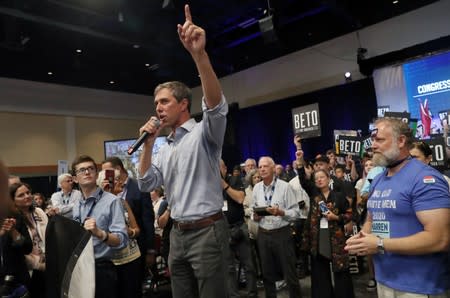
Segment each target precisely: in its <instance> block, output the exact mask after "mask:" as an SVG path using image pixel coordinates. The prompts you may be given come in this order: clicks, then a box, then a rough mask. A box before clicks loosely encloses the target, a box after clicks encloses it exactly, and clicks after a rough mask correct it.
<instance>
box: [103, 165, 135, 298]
mask: <svg viewBox="0 0 450 298" xmlns="http://www.w3.org/2000/svg"><path fill="white" fill-rule="evenodd" d="M114 178H115V179H114V185H113V189H112V190H111V191H110V192H111V193H113V194H115V195H120V194H122V193H123V181H121V180H120V171H119V170H115V175H114ZM97 185H101V187H102V189H103V190H104V191H109V188H110V186H111V185H110V181H109V180H108V179H106V178H105V170H102V171H100V172H99V173H98V178H97ZM120 201H121V202H122V206H123V211H124V213H123V217H124V219H125V224H126V226H127V234H128V244H127V246H125V247H124V248H122V249H121V250H118V251H115V252H114V255H113V257H112V259H111V260H112V262H113V263H114V265H116V270H117V292H118V297H140V296H141V282H140V280H139V278H138V277H137V276H136V274H137V273H138V272H139V270H140V263H139V257H140V256H141V252H140V250H139V246H138V244H137V241H136V237H138V236H139V234H140V232H141V231H140V229H139V226H138V225H137V223H136V219H135V217H134V214H133V211H132V210H131V208H130V206H129V205H128V203H127V201H126V200H123V199H121V200H120Z"/></svg>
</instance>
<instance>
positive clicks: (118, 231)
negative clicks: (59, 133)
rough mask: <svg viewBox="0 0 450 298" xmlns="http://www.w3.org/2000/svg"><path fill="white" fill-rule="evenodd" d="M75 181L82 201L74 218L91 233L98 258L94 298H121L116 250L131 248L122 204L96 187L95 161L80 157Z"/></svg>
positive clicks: (74, 171)
mask: <svg viewBox="0 0 450 298" xmlns="http://www.w3.org/2000/svg"><path fill="white" fill-rule="evenodd" d="M72 172H73V174H74V179H75V181H76V182H77V183H78V185H79V186H80V190H81V192H82V194H83V196H82V199H81V200H80V201H78V202H76V204H75V206H74V208H73V218H74V220H76V221H78V222H79V223H80V224H81V225H83V226H84V228H85V229H86V230H87V231H89V232H91V234H92V241H93V245H94V257H95V297H96V298H98V297H105V298H107V297H108V298H111V297H118V293H117V290H116V288H115V287H114V286H111V285H114V284H115V283H116V282H117V271H116V267H115V265H114V264H113V262H112V261H111V260H112V259H113V257H114V253H115V252H116V251H117V250H120V249H123V248H124V247H125V246H126V245H127V244H128V233H127V226H126V224H125V219H124V216H123V213H124V210H123V207H122V203H121V201H120V200H119V198H117V197H116V196H115V195H113V194H111V193H109V192H106V191H104V190H102V189H101V188H100V187H98V186H97V176H98V172H97V166H96V164H95V161H94V160H93V159H92V158H91V157H89V156H87V155H81V156H79V157H77V158H76V159H75V160H74V161H73V163H72Z"/></svg>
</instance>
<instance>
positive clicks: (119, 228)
mask: <svg viewBox="0 0 450 298" xmlns="http://www.w3.org/2000/svg"><path fill="white" fill-rule="evenodd" d="M120 200H121V199H120V198H117V199H116V200H114V202H113V203H112V204H111V206H110V208H111V223H110V224H109V226H108V230H109V232H110V233H113V234H114V235H117V237H119V239H120V244H119V246H116V247H111V248H113V249H122V248H124V247H125V246H127V244H128V233H127V228H126V227H127V226H126V223H125V217H124V210H123V206H122V202H121V201H120Z"/></svg>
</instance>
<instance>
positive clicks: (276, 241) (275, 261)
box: [257, 226, 301, 298]
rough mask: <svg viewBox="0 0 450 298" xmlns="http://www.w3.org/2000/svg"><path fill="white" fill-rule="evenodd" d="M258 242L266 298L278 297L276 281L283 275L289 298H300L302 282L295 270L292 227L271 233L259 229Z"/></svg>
mask: <svg viewBox="0 0 450 298" xmlns="http://www.w3.org/2000/svg"><path fill="white" fill-rule="evenodd" d="M257 241H258V248H259V254H260V255H261V267H262V272H263V281H264V290H265V291H266V297H267V298H275V297H277V291H276V287H275V281H277V280H278V279H280V278H279V273H281V274H282V275H283V278H284V280H285V281H286V283H287V287H288V291H289V297H290V298H300V297H301V291H300V282H299V280H298V278H297V272H296V268H295V263H296V256H295V251H294V241H293V239H292V235H291V229H290V227H289V226H286V227H284V228H281V229H277V230H274V231H269V232H264V231H263V230H262V229H259V232H258V240H257ZM280 271H281V272H280Z"/></svg>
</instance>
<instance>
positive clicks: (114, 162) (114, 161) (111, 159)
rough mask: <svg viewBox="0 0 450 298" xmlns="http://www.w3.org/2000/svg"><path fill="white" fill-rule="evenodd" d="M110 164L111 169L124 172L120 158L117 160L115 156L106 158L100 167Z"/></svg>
mask: <svg viewBox="0 0 450 298" xmlns="http://www.w3.org/2000/svg"><path fill="white" fill-rule="evenodd" d="M108 162H109V163H111V165H112V166H113V168H115V167H120V169H121V170H123V171H125V172H126V170H125V167H124V166H123V162H122V160H121V159H120V158H118V157H117V156H110V157H108V158H106V159H105V160H104V161H102V165H103V164H105V163H108Z"/></svg>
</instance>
